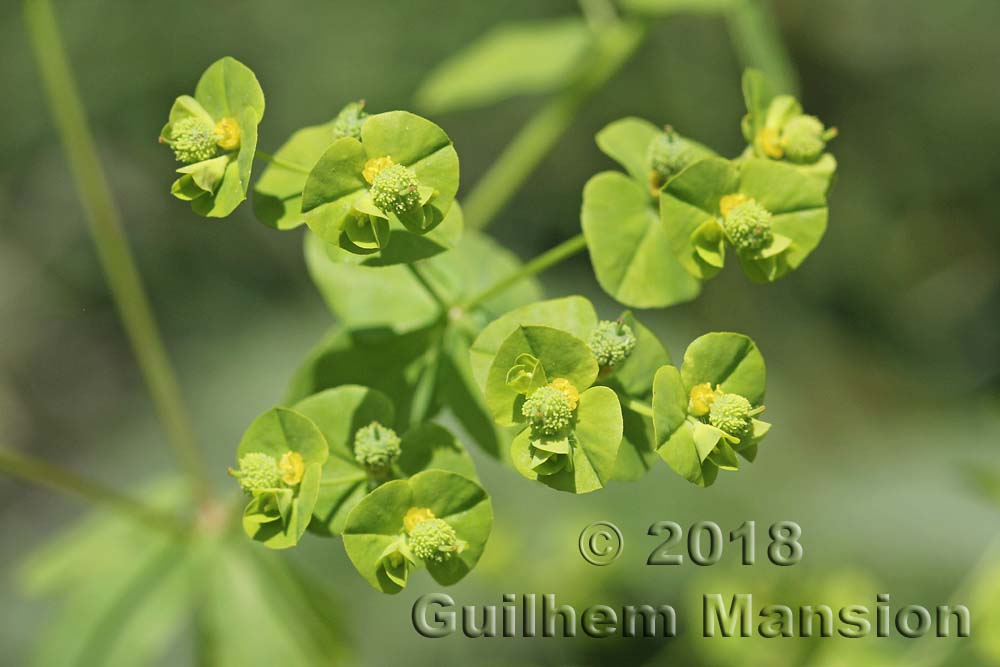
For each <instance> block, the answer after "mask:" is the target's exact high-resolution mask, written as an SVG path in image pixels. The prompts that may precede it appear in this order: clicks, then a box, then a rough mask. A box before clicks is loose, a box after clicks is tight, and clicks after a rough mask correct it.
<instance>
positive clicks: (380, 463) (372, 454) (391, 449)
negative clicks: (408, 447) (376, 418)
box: [354, 422, 401, 472]
mask: <svg viewBox="0 0 1000 667" xmlns="http://www.w3.org/2000/svg"><path fill="white" fill-rule="evenodd" d="M400 451H401V450H400V439H399V436H398V435H396V432H395V431H393V430H392V429H391V428H386V427H385V426H382V425H381V424H379V423H378V422H372V423H371V424H369V425H368V426H365V427H362V428H359V429H358V431H357V433H355V434H354V458H355V459H356V460H357V462H358V463H360V464H361V465H363V466H364V467H365V468H367V469H368V470H371V471H373V472H381V471H383V470H385V469H386V468H388V467H389V466H391V465H392V464H393V462H395V460H396V459H398V458H399V453H400Z"/></svg>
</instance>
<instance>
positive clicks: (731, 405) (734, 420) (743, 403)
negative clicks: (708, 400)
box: [708, 394, 759, 439]
mask: <svg viewBox="0 0 1000 667" xmlns="http://www.w3.org/2000/svg"><path fill="white" fill-rule="evenodd" d="M757 412H759V410H757V411H755V410H754V409H753V406H751V405H750V401H748V400H747V399H746V398H744V397H743V396H740V395H739V394H722V395H721V396H718V397H717V398H716V399H715V400H714V401H713V402H712V407H711V409H710V411H709V413H708V423H709V424H711V425H712V426H714V427H716V428H718V429H721V430H723V431H725V432H726V433H728V434H729V435H731V436H733V437H736V438H740V439H742V438H744V437H746V436H748V435H750V434H751V433H753V419H752V418H753V415H754V414H756V413H757Z"/></svg>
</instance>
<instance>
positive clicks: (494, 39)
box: [416, 17, 594, 113]
mask: <svg viewBox="0 0 1000 667" xmlns="http://www.w3.org/2000/svg"><path fill="white" fill-rule="evenodd" d="M593 39H594V36H593V33H591V31H590V30H589V29H588V27H587V25H586V23H585V22H584V21H583V19H581V18H578V17H568V18H559V19H550V20H544V21H532V22H524V23H509V24H504V25H499V26H497V27H495V28H493V29H492V30H490V32H488V33H487V34H485V35H484V36H482V37H481V38H479V39H478V40H477V41H475V42H473V43H472V44H471V45H469V46H467V47H465V48H464V49H462V50H461V51H459V52H458V53H456V54H454V55H452V56H451V57H449V58H448V59H447V60H445V61H444V62H443V63H441V64H440V65H438V67H437V68H436V69H435V70H434V71H432V72H431V74H430V75H429V76H428V77H427V78H426V79H425V80H424V82H423V84H421V86H420V89H419V90H418V91H417V94H416V101H417V104H418V105H419V106H420V107H421V108H423V109H426V110H427V111H430V112H435V113H440V112H444V111H454V110H456V109H467V108H475V107H479V106H487V105H489V104H493V103H495V102H499V101H501V100H504V99H506V98H508V97H513V96H515V95H526V94H541V93H549V92H553V91H556V90H559V89H561V88H563V87H565V86H566V85H567V84H568V83H569V82H570V80H571V75H572V74H573V72H574V71H575V69H576V68H577V66H578V64H579V62H580V59H581V58H582V57H583V56H584V54H585V53H586V52H587V49H588V48H589V46H590V45H591V43H592V42H593Z"/></svg>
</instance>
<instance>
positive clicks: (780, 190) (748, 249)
mask: <svg viewBox="0 0 1000 667" xmlns="http://www.w3.org/2000/svg"><path fill="white" fill-rule="evenodd" d="M660 217H661V220H662V223H663V228H664V231H665V233H666V236H667V239H668V241H669V244H670V249H671V250H672V252H673V254H674V255H675V256H676V257H677V259H678V260H680V263H681V265H682V266H683V267H684V268H685V269H687V270H688V271H689V272H690V273H691V275H693V276H696V277H697V278H700V279H702V280H707V279H709V278H711V277H713V276H715V275H716V274H717V273H718V272H719V271H721V270H722V268H723V266H724V264H725V258H726V247H727V246H729V247H731V248H733V249H734V250H735V251H736V255H737V257H738V258H739V261H740V265H741V266H742V267H743V271H744V272H745V273H746V274H747V276H748V277H750V279H751V280H754V281H757V282H771V281H774V280H777V279H778V278H781V277H782V276H784V275H786V274H787V273H788V272H789V271H792V270H794V269H796V268H798V266H799V265H800V264H801V263H802V262H803V261H804V260H805V258H806V257H808V256H809V253H811V252H812V251H813V249H814V248H815V247H816V246H817V245H818V244H819V242H820V239H821V238H822V237H823V233H824V232H825V231H826V221H827V208H826V187H825V184H824V183H823V182H822V181H820V180H818V179H815V178H811V177H809V176H807V175H805V174H803V173H801V172H800V171H799V170H797V169H796V168H795V167H793V166H791V165H788V164H784V163H781V162H775V161H773V160H760V159H756V158H749V159H744V160H738V161H730V160H725V159H722V158H709V159H706V160H701V161H700V162H697V163H695V164H693V165H691V166H690V167H688V168H687V169H685V170H684V171H683V172H681V173H680V174H679V175H677V176H676V177H674V178H673V179H671V180H670V181H669V182H668V183H667V184H666V186H665V187H664V188H663V192H662V193H661V194H660Z"/></svg>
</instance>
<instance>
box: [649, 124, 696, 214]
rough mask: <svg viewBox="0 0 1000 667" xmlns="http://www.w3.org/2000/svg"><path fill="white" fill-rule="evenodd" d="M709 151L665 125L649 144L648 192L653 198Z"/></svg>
mask: <svg viewBox="0 0 1000 667" xmlns="http://www.w3.org/2000/svg"><path fill="white" fill-rule="evenodd" d="M706 154H710V151H706V150H705V148H704V147H702V146H700V145H698V144H696V143H694V142H692V141H689V140H687V139H685V138H684V137H682V136H680V135H679V134H677V132H675V131H674V128H673V127H671V126H670V125H667V126H666V127H665V128H664V129H663V132H661V133H660V134H658V135H656V137H655V138H654V139H653V140H652V141H651V142H650V143H649V148H648V149H647V155H646V160H647V162H648V163H649V191H650V193H651V194H652V195H653V196H654V197H655V196H656V195H657V193H658V192H659V190H660V188H661V187H663V184H664V183H666V182H667V181H668V180H670V178H671V177H673V176H675V175H677V174H679V173H680V172H681V171H682V170H684V168H685V167H687V166H688V165H690V164H693V163H694V162H696V161H698V160H700V159H701V158H703V157H706Z"/></svg>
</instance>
